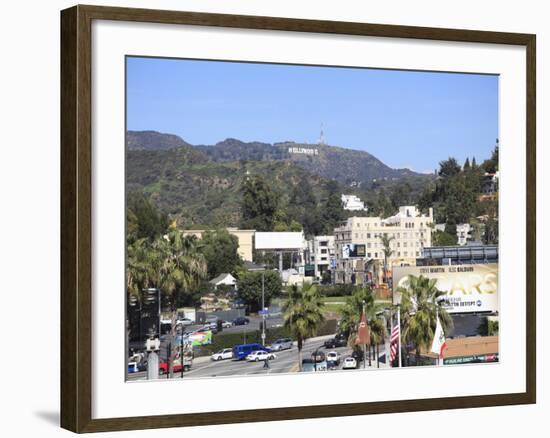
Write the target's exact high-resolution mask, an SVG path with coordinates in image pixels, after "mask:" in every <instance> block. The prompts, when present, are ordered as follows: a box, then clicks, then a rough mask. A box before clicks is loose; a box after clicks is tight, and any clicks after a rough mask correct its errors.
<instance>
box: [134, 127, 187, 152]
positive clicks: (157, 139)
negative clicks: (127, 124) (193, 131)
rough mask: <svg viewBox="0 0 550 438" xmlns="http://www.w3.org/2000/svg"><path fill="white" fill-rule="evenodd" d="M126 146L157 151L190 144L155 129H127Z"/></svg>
mask: <svg viewBox="0 0 550 438" xmlns="http://www.w3.org/2000/svg"><path fill="white" fill-rule="evenodd" d="M126 146H127V148H128V150H149V151H158V150H169V149H175V148H180V147H185V146H190V145H189V143H187V142H185V141H183V140H182V139H181V138H180V137H178V136H177V135H173V134H163V133H160V132H157V131H127V132H126Z"/></svg>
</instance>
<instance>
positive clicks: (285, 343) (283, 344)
mask: <svg viewBox="0 0 550 438" xmlns="http://www.w3.org/2000/svg"><path fill="white" fill-rule="evenodd" d="M292 344H293V342H292V339H290V338H282V339H277V340H276V341H274V342H273V343H272V344H271V349H272V350H273V351H281V350H289V349H291V348H292Z"/></svg>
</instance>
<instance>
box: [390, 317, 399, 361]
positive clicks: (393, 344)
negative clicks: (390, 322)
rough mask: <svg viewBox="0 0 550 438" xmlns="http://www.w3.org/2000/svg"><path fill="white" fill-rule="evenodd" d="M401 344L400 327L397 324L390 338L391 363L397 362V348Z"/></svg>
mask: <svg viewBox="0 0 550 438" xmlns="http://www.w3.org/2000/svg"><path fill="white" fill-rule="evenodd" d="M398 343H399V325H398V324H395V326H394V327H393V328H392V330H391V337H390V359H391V362H393V361H394V360H395V358H396V357H397V348H398Z"/></svg>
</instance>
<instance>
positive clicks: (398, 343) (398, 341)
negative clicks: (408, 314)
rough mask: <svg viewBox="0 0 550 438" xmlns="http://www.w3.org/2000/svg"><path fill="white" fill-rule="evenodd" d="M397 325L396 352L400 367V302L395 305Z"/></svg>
mask: <svg viewBox="0 0 550 438" xmlns="http://www.w3.org/2000/svg"><path fill="white" fill-rule="evenodd" d="M397 327H398V328H399V336H398V338H397V348H398V350H397V353H398V355H399V356H398V357H399V368H401V304H398V305H397Z"/></svg>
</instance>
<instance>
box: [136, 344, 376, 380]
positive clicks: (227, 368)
mask: <svg viewBox="0 0 550 438" xmlns="http://www.w3.org/2000/svg"><path fill="white" fill-rule="evenodd" d="M330 337H332V336H322V337H318V338H314V339H310V340H308V341H306V343H305V344H304V347H303V349H302V357H303V358H309V357H311V354H312V353H313V352H314V351H315V350H317V349H320V350H321V351H323V352H324V353H325V354H326V353H328V351H337V352H338V353H340V354H341V355H342V361H341V364H340V366H339V369H341V366H342V362H343V359H344V358H345V357H346V356H350V355H351V349H350V348H349V347H340V348H334V349H329V350H327V349H325V348H324V346H323V343H324V342H325V340H326V339H328V338H330ZM275 354H276V356H277V357H276V359H274V360H271V361H269V365H270V367H269V368H267V369H266V368H264V363H263V362H246V361H244V360H242V361H234V360H222V361H217V362H213V361H211V360H210V358H209V357H200V358H197V359H195V360H194V361H193V366H192V368H191V370H190V371H188V372H185V373H183V378H200V377H217V376H247V375H259V374H278V373H290V372H296V371H298V349H297V347H296V346H293V347H292V349H290V350H284V351H279V352H276V353H275ZM380 356H381V357H382V358H383V357H385V351H384V346H383V345H381V346H380ZM361 367H362V364H361ZM367 367H368V361H367ZM380 367H381V368H382V367H386V365H385V364H384V363H381V364H380ZM368 368H369V369H371V370H373V369H376V361H374V360H373V361H372V365H371V367H368ZM161 378H166V376H162V377H161ZM174 378H181V373H178V374H176V375H175V376H174ZM144 379H146V373H145V372H140V373H133V374H130V375H129V376H128V380H129V381H136V380H144Z"/></svg>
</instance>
